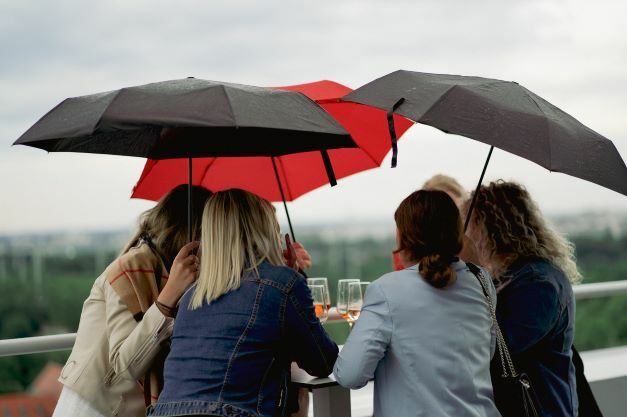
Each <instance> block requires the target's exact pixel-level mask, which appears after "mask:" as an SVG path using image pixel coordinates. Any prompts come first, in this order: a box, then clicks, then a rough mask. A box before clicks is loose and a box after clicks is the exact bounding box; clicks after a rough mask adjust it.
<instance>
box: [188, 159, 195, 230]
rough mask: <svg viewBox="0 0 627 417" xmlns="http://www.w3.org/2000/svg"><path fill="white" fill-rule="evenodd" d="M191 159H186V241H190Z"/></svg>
mask: <svg viewBox="0 0 627 417" xmlns="http://www.w3.org/2000/svg"><path fill="white" fill-rule="evenodd" d="M192 159H193V158H188V159H187V166H188V171H187V241H188V242H191V241H192V215H193V214H194V213H192Z"/></svg>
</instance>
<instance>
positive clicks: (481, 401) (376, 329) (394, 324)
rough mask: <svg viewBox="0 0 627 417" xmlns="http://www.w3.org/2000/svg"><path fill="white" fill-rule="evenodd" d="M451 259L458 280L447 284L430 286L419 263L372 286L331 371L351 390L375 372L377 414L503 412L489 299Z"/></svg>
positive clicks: (476, 415)
mask: <svg viewBox="0 0 627 417" xmlns="http://www.w3.org/2000/svg"><path fill="white" fill-rule="evenodd" d="M452 265H453V268H454V269H455V271H456V273H457V281H456V282H455V284H453V285H452V286H451V287H449V288H447V289H444V290H440V289H437V288H434V287H432V286H431V285H429V284H428V283H427V282H426V281H425V280H424V279H423V278H422V277H421V276H420V275H419V274H418V266H417V265H414V266H412V267H409V268H407V269H405V270H402V271H396V272H391V273H389V274H386V275H383V276H382V277H381V278H379V279H378V280H376V281H374V282H373V283H372V284H370V285H369V286H368V290H367V291H366V296H365V300H364V305H363V308H362V312H361V316H360V318H359V320H358V322H357V323H356V324H355V326H354V327H353V330H352V332H351V334H350V336H349V337H348V340H347V341H346V344H345V345H344V348H343V349H342V351H341V352H340V355H339V357H338V359H337V362H336V363H335V368H334V370H333V374H334V375H335V378H336V379H337V381H338V382H339V383H340V385H342V386H344V387H348V388H353V389H357V388H361V387H363V386H364V385H366V384H367V383H368V381H370V380H372V379H374V385H375V386H374V415H375V416H376V417H388V416H389V417H392V416H394V417H407V416H424V417H427V416H428V417H439V416H442V417H445V416H446V417H450V416H455V417H466V416H472V417H498V416H500V414H499V412H498V410H497V409H496V406H495V405H494V400H493V394H492V382H491V379H490V359H491V358H492V355H493V354H494V349H495V346H496V338H495V333H494V328H493V325H492V320H491V318H490V313H489V310H488V306H487V303H486V301H485V297H484V295H483V292H482V290H481V286H480V284H479V282H478V281H477V278H476V277H475V276H474V275H473V274H472V273H471V272H470V271H469V270H468V268H467V267H466V264H464V263H463V262H455V263H453V264H452ZM484 273H486V274H487V272H484ZM488 276H489V275H488ZM491 290H492V291H493V292H494V299H496V291H494V288H492V289H491Z"/></svg>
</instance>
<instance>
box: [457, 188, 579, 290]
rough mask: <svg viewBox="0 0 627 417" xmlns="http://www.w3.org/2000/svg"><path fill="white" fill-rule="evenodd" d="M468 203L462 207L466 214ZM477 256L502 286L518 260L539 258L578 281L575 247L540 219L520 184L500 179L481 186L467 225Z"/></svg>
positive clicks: (570, 278) (539, 213) (535, 206)
mask: <svg viewBox="0 0 627 417" xmlns="http://www.w3.org/2000/svg"><path fill="white" fill-rule="evenodd" d="M469 205H470V203H469V202H466V204H465V207H464V208H465V210H464V211H465V212H466V213H467V211H468V206H469ZM469 229H470V230H469V231H470V234H471V235H474V236H475V237H476V239H475V240H476V242H475V243H476V244H477V249H478V251H479V254H480V256H481V258H482V259H483V260H487V261H488V262H487V263H488V265H485V266H487V267H488V268H489V269H490V270H491V271H490V272H491V273H492V276H493V277H494V279H495V281H496V283H497V284H499V285H503V284H504V283H505V282H506V281H507V280H508V279H509V277H507V276H505V272H506V271H507V269H508V268H509V267H510V266H511V265H512V264H513V263H514V262H515V261H517V260H518V259H521V258H533V257H535V258H541V259H544V260H547V261H549V262H551V263H552V264H553V265H555V266H556V267H557V268H559V269H561V270H562V271H563V272H564V273H565V274H566V276H567V277H568V279H569V280H570V281H571V282H573V283H576V282H580V281H581V279H582V277H581V274H580V273H579V271H578V270H577V264H576V262H575V247H574V245H573V244H572V243H570V242H569V241H568V240H567V239H566V238H565V237H564V236H563V235H561V234H560V233H558V232H557V231H556V230H555V229H554V228H553V226H552V225H551V224H550V223H549V222H548V221H547V220H546V219H545V218H544V217H543V216H542V213H541V212H540V209H539V208H538V206H537V204H536V203H535V202H534V201H533V200H532V199H531V196H530V195H529V193H528V192H527V190H526V189H525V188H524V187H523V186H522V185H520V184H517V183H514V182H506V181H503V180H499V181H495V182H491V183H490V184H488V185H487V186H481V187H480V188H479V190H478V192H477V199H476V202H475V207H474V209H473V212H472V218H471V222H470V224H469Z"/></svg>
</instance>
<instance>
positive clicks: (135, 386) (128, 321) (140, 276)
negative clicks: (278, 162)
mask: <svg viewBox="0 0 627 417" xmlns="http://www.w3.org/2000/svg"><path fill="white" fill-rule="evenodd" d="M210 196H211V193H210V192H209V191H207V190H205V189H203V188H201V187H194V192H193V197H194V198H193V204H194V209H195V210H196V212H197V213H200V212H201V211H202V208H203V207H204V204H205V201H206V200H207V199H208V198H209V197H210ZM186 218H187V186H186V185H182V186H179V187H176V188H175V189H173V190H172V191H171V192H170V193H168V194H167V195H166V196H164V197H163V198H162V199H161V200H160V201H159V203H158V204H157V205H156V206H155V207H153V208H152V209H150V210H148V211H146V212H144V213H143V214H142V216H141V218H140V225H139V228H138V230H137V232H136V233H135V235H134V236H133V238H132V239H131V240H130V241H129V243H128V244H127V245H126V247H125V248H124V250H123V252H122V254H121V255H120V257H118V258H117V259H116V260H115V261H113V262H112V263H111V265H109V266H108V267H107V269H106V270H105V271H104V272H103V273H102V275H100V277H98V279H96V281H95V283H94V285H93V287H92V289H91V293H90V294H89V297H88V298H87V300H85V303H84V305H83V311H82V313H81V318H80V323H79V327H78V333H77V337H76V343H75V344H74V348H73V349H72V353H71V355H70V357H69V358H68V360H67V363H66V364H65V366H64V368H63V371H62V372H61V377H60V378H59V381H60V382H61V383H63V385H64V388H63V391H62V393H61V396H60V398H59V401H58V403H57V406H56V408H55V411H54V417H67V416H73V417H108V416H124V417H127V416H137V417H139V416H144V415H145V413H146V406H147V405H149V404H150V403H151V402H154V401H155V400H156V399H157V396H158V395H159V390H160V388H161V386H162V379H163V378H162V368H163V360H164V355H165V352H166V350H165V347H164V346H163V345H165V344H166V343H165V342H166V341H167V340H168V339H169V337H170V335H171V333H172V321H173V316H174V315H175V313H176V305H177V302H178V300H179V298H180V297H181V295H182V294H183V293H184V292H185V290H186V289H187V288H188V287H189V286H190V285H191V284H192V283H193V282H194V280H195V279H196V275H197V273H198V266H197V265H198V258H197V257H196V256H195V255H194V254H193V253H192V251H193V250H194V249H196V248H197V247H198V242H193V243H189V244H187V245H186V244H185V243H186V242H187V223H186ZM193 230H195V231H196V235H198V232H199V231H200V221H196V222H195V224H193ZM181 247H182V249H181ZM179 249H180V252H179ZM177 253H178V255H177Z"/></svg>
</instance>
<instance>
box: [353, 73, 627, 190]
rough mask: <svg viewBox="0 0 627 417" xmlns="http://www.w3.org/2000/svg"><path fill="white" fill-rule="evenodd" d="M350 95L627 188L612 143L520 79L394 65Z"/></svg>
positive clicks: (577, 174)
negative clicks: (431, 71)
mask: <svg viewBox="0 0 627 417" xmlns="http://www.w3.org/2000/svg"><path fill="white" fill-rule="evenodd" d="M344 100H347V101H351V102H356V103H362V104H367V105H371V106H376V107H379V108H381V109H385V110H392V109H394V111H395V112H396V113H397V114H400V115H402V116H405V117H407V118H409V119H411V120H414V121H416V122H418V123H423V124H426V125H430V126H433V127H436V128H438V129H440V130H442V131H444V132H446V133H453V134H458V135H462V136H466V137H469V138H472V139H475V140H478V141H480V142H483V143H487V144H489V145H492V146H496V147H497V148H499V149H503V150H505V151H508V152H511V153H513V154H515V155H518V156H521V157H523V158H526V159H529V160H530V161H533V162H535V163H537V164H539V165H541V166H543V167H545V168H547V169H549V170H550V171H555V172H562V173H565V174H568V175H572V176H574V177H577V178H581V179H584V180H587V181H591V182H593V183H596V184H598V185H601V186H603V187H606V188H609V189H611V190H614V191H617V192H619V193H621V194H624V195H627V167H626V166H625V162H624V161H623V159H622V158H621V156H620V154H619V153H618V151H617V150H616V147H615V146H614V144H613V143H612V142H611V141H610V140H609V139H607V138H605V137H603V136H601V135H600V134H598V133H596V132H594V131H593V130H592V129H589V128H588V127H586V126H584V125H583V124H582V123H580V122H579V121H577V120H576V119H575V118H574V117H572V116H570V115H569V114H567V113H565V112H564V111H562V110H560V109H559V108H557V107H555V106H554V105H552V104H551V103H549V102H548V101H546V100H544V99H543V98H542V97H540V96H538V95H536V94H534V93H533V92H531V91H529V90H527V89H526V88H524V87H522V86H521V85H519V84H517V83H515V82H507V81H501V80H495V79H489V78H480V77H465V76H460V75H443V74H428V73H420V72H411V71H396V72H393V73H390V74H388V75H386V76H384V77H381V78H379V79H377V80H374V81H372V82H370V83H368V84H366V85H364V86H363V87H360V88H358V89H356V90H355V91H353V92H351V93H349V94H347V95H346V96H345V97H344Z"/></svg>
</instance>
